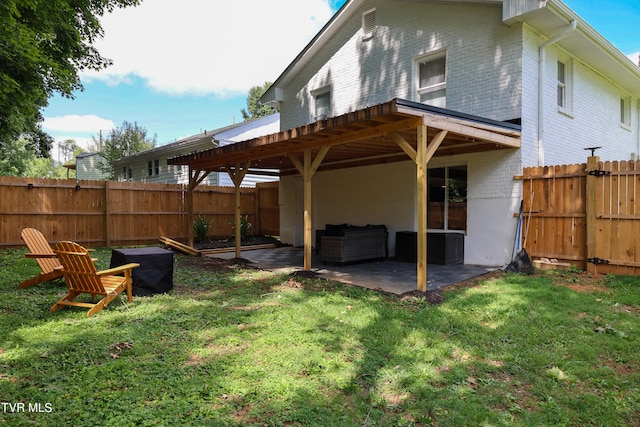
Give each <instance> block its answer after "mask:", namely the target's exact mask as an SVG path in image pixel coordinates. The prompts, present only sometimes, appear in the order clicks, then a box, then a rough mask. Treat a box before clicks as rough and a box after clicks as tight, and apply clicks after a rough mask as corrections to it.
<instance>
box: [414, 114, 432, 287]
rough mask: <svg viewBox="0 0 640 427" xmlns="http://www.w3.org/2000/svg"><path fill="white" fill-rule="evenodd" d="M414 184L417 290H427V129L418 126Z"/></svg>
mask: <svg viewBox="0 0 640 427" xmlns="http://www.w3.org/2000/svg"><path fill="white" fill-rule="evenodd" d="M417 141H418V144H417V145H418V147H417V148H418V149H417V153H416V182H417V192H418V197H417V198H418V238H417V244H418V248H417V264H418V266H417V268H418V283H417V289H418V290H419V291H422V292H426V290H427V163H428V162H429V159H427V156H426V154H427V127H426V126H418V140H417Z"/></svg>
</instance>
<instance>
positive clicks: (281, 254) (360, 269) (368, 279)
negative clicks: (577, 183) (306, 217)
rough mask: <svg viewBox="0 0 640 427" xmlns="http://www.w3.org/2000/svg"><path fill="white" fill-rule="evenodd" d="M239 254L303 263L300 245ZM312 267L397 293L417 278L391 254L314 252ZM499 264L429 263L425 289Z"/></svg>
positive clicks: (259, 261)
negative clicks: (343, 256)
mask: <svg viewBox="0 0 640 427" xmlns="http://www.w3.org/2000/svg"><path fill="white" fill-rule="evenodd" d="M207 256H211V257H215V258H223V259H231V258H234V257H235V252H227V253H222V254H215V255H207ZM241 257H242V258H244V259H246V260H248V261H251V262H252V263H254V264H255V265H256V266H257V267H260V268H263V269H265V270H270V271H279V272H284V273H293V272H295V271H302V270H303V265H304V255H303V249H302V248H296V247H291V246H289V247H282V248H274V249H256V250H250V251H243V252H242V254H241ZM311 267H312V270H313V271H314V272H316V273H317V274H319V275H320V277H323V278H326V279H332V280H336V281H339V282H343V283H347V284H350V285H354V286H362V287H366V288H369V289H376V290H381V291H385V292H390V293H394V294H398V295H401V294H404V293H407V292H412V291H415V290H416V283H417V280H418V279H417V269H416V265H415V264H413V263H408V262H401V261H395V260H394V259H392V258H388V259H384V260H379V261H372V262H361V263H357V264H349V265H344V266H342V265H334V264H328V265H324V264H323V263H322V260H321V259H320V256H319V255H317V254H315V253H314V254H313V256H312V261H311ZM499 268H500V267H497V266H496V267H491V266H480V265H468V264H464V265H435V264H429V265H428V266H427V290H436V289H440V288H442V287H445V286H449V285H453V284H456V283H459V282H462V281H464V280H468V279H471V278H473V277H477V276H480V275H483V274H486V273H489V272H491V271H494V270H497V269H499Z"/></svg>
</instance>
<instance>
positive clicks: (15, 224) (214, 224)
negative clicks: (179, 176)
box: [0, 177, 280, 247]
mask: <svg viewBox="0 0 640 427" xmlns="http://www.w3.org/2000/svg"><path fill="white" fill-rule="evenodd" d="M187 191H188V190H187V186H185V185H178V184H147V183H138V182H115V181H90V180H80V181H76V180H56V179H32V178H17V177H0V247H15V246H24V243H23V242H22V240H20V232H21V231H22V229H23V228H26V227H33V228H36V229H38V230H40V231H41V232H42V233H43V234H44V235H45V236H46V237H47V239H48V240H49V241H60V240H71V241H75V242H78V243H80V244H83V245H87V246H94V247H99V246H107V247H108V246H124V245H138V244H152V243H157V241H158V238H159V237H160V236H166V237H170V238H172V239H177V240H182V239H186V238H187V235H188V229H189V227H191V226H192V225H191V224H187V221H188V220H187V217H188V212H187V207H186V206H187ZM234 210H235V191H234V188H233V187H210V186H198V187H196V189H195V190H194V214H195V216H196V217H197V216H202V217H203V218H205V219H206V220H207V221H208V222H209V223H210V229H209V235H210V236H212V237H231V236H232V235H233V228H232V227H233V217H234ZM241 212H242V216H243V217H244V216H245V215H246V216H247V218H248V220H249V222H250V223H251V224H252V231H253V233H254V234H268V235H279V216H280V211H279V205H278V183H277V182H270V183H263V184H258V186H257V187H256V188H249V187H246V188H245V187H243V188H242V189H241Z"/></svg>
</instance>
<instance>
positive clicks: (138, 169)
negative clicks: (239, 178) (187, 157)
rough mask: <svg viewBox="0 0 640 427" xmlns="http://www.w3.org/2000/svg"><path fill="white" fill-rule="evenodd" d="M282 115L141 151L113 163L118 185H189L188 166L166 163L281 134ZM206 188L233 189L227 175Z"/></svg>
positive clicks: (248, 181) (250, 181) (248, 180)
mask: <svg viewBox="0 0 640 427" xmlns="http://www.w3.org/2000/svg"><path fill="white" fill-rule="evenodd" d="M279 119H280V114H279V113H275V114H271V115H269V116H265V117H259V118H257V119H252V120H248V121H246V122H242V123H237V124H233V125H230V126H226V127H223V128H220V129H215V130H211V131H206V130H205V131H204V132H202V133H200V134H197V135H193V136H189V137H187V138H183V139H180V140H178V141H175V142H172V143H169V144H166V145H162V146H160V147H155V148H152V149H150V150H145V151H141V152H139V153H136V154H132V155H131V156H127V157H123V158H122V159H119V160H116V161H114V162H113V166H114V168H115V171H116V177H117V179H118V181H138V182H158V183H170V184H187V183H188V182H189V168H188V167H187V166H182V165H176V166H169V165H167V159H168V158H171V157H175V156H179V155H183V154H188V153H193V152H199V151H205V150H209V149H211V148H214V147H218V146H224V145H228V144H233V143H234V142H237V141H242V140H244V139H251V138H256V137H258V136H262V135H267V134H269V133H273V132H276V131H278V130H279V126H280V124H279ZM277 179H278V177H277V176H270V175H255V174H249V175H247V176H246V177H245V180H244V181H243V186H248V187H250V186H255V184H256V182H264V181H275V180H277ZM202 184H204V185H221V186H233V183H232V181H231V179H230V177H229V176H228V174H227V173H211V174H209V175H208V176H207V177H206V178H205V179H204V180H203V182H202Z"/></svg>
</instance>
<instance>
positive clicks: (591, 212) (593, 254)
mask: <svg viewBox="0 0 640 427" xmlns="http://www.w3.org/2000/svg"><path fill="white" fill-rule="evenodd" d="M599 161H600V157H598V156H590V157H588V158H587V172H589V171H592V170H596V169H598V162H599ZM597 185H598V178H597V177H596V176H595V175H589V174H587V194H586V196H587V206H586V209H587V219H586V221H587V259H593V258H597V257H598V253H597V250H596V233H597V228H596V220H597V217H596V210H597V205H596V196H597ZM597 272H598V267H597V265H596V264H595V263H592V262H589V261H587V273H589V274H596V273H597Z"/></svg>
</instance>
